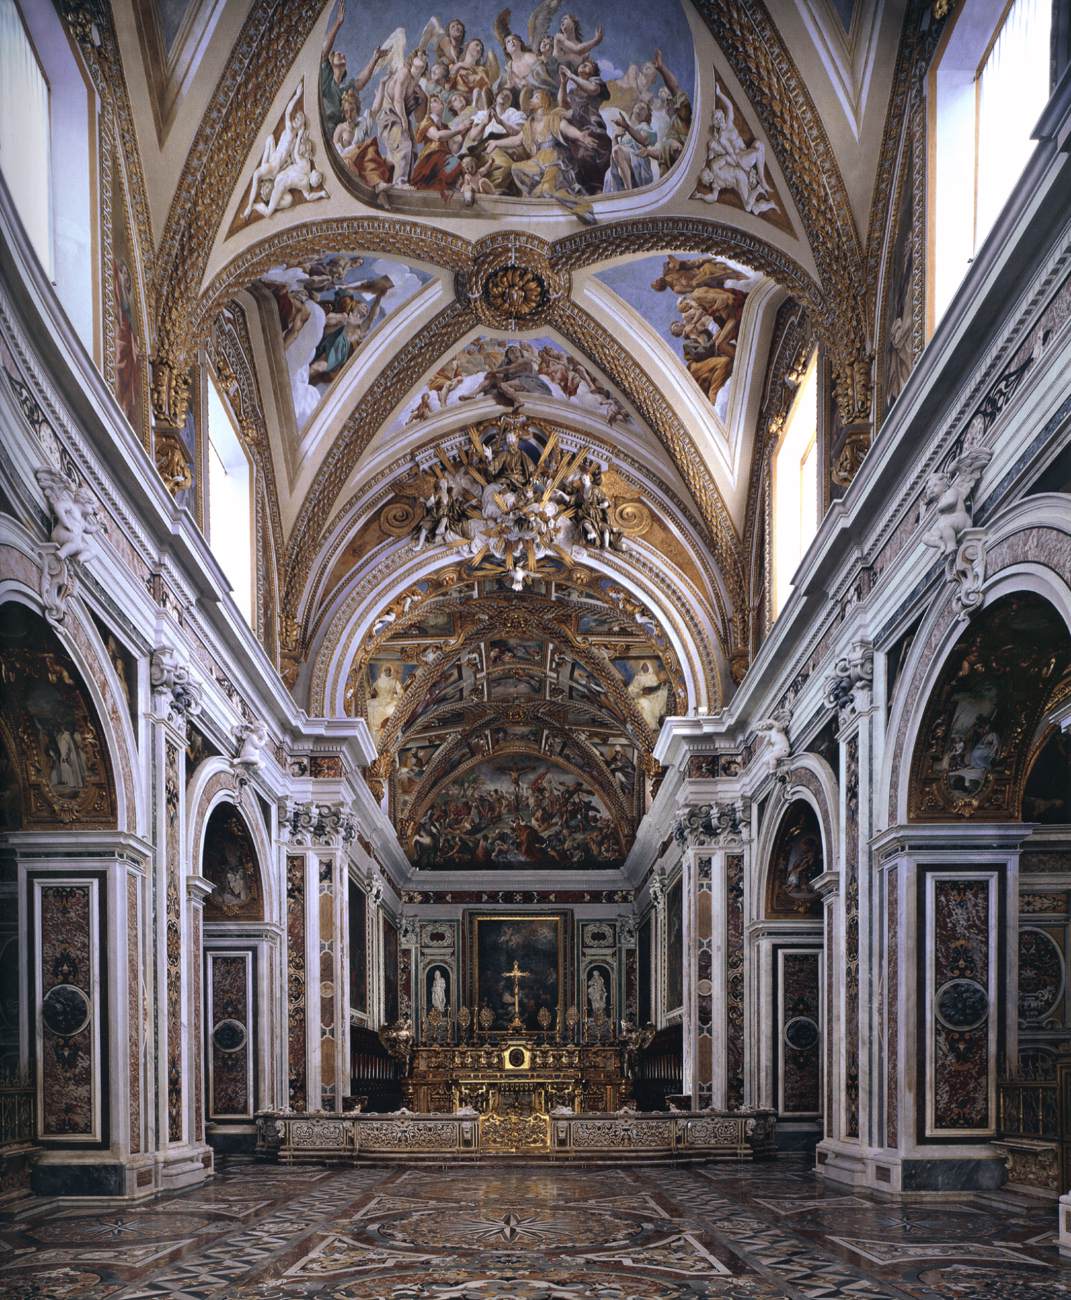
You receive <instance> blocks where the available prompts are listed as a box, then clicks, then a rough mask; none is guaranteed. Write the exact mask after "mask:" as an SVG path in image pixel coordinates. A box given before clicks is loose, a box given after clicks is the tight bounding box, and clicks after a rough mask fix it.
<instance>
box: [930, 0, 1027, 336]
mask: <svg viewBox="0 0 1071 1300" xmlns="http://www.w3.org/2000/svg"><path fill="white" fill-rule="evenodd" d="M1052 9H1053V3H1052V0H1011V2H1010V3H1008V0H966V3H964V4H961V5H960V6H959V8H958V9H957V11H956V13H955V15H954V16H953V18H952V19H951V20H950V23H949V26H948V28H947V29H946V31H945V34H944V36H943V37H942V48H941V49H940V50H939V52H938V55H937V58H936V59H935V60H934V66H933V70H932V71H931V73H930V103H931V106H932V119H931V120H932V123H933V128H934V129H933V135H934V139H935V143H936V149H935V153H934V167H933V173H932V175H931V178H930V179H931V186H930V192H931V195H932V203H933V207H932V209H931V222H932V229H933V231H934V256H933V258H932V259H931V266H932V284H931V293H930V307H931V326H932V325H934V324H936V322H937V321H938V320H940V318H941V316H942V315H943V314H944V312H945V309H946V308H947V307H948V304H949V302H950V301H951V300H952V296H953V295H954V293H955V292H956V289H957V288H958V287H959V285H960V282H961V281H962V279H963V277H964V275H965V274H966V272H967V268H968V267H969V266H970V264H971V262H972V261H973V259H974V256H975V253H976V252H977V250H978V249H979V248H980V247H981V246H982V244H983V243H984V242H985V239H986V236H987V235H988V234H989V232H990V230H992V228H993V224H994V222H995V221H996V219H997V217H998V216H999V215H1000V211H1001V209H1002V208H1003V207H1004V204H1005V203H1006V202H1007V200H1008V196H1009V195H1010V194H1011V192H1012V190H1013V189H1014V187H1015V183H1016V181H1017V180H1018V179H1019V177H1020V176H1021V175H1022V173H1023V168H1024V167H1025V166H1026V164H1027V162H1028V161H1029V159H1030V155H1031V154H1032V153H1033V150H1034V140H1033V138H1032V132H1033V130H1034V127H1035V125H1036V124H1037V120H1038V118H1039V117H1040V116H1041V113H1042V110H1043V109H1044V107H1045V105H1046V104H1047V103H1048V99H1049V89H1050V87H1049V75H1050V72H1049V62H1050V48H1049V47H1050V31H1051V26H1052Z"/></svg>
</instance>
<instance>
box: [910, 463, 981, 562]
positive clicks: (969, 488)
mask: <svg viewBox="0 0 1071 1300" xmlns="http://www.w3.org/2000/svg"><path fill="white" fill-rule="evenodd" d="M992 454H993V453H992V452H990V451H988V450H987V449H985V448H978V447H976V448H971V449H970V450H968V451H966V452H964V454H963V455H962V456H960V457H959V458H958V459H956V460H954V461H952V462H951V464H949V465H947V466H946V467H945V469H943V470H940V471H938V472H937V473H936V474H931V475H930V477H929V478H928V479H927V480H926V486H925V488H923V491H922V501H921V502H920V504H919V523H920V524H921V523H922V522H923V520H924V519H925V518H926V517H927V516H928V515H929V513H930V510H931V508H932V509H934V510H935V511H936V517H935V518H934V521H933V523H932V524H931V526H930V527H929V528H928V529H927V530H926V531H925V532H924V533H923V534H922V542H923V545H925V546H932V547H933V548H934V549H935V550H937V551H940V553H941V554H942V555H943V556H944V557H945V559H946V561H947V562H949V563H952V562H953V561H954V559H955V555H956V550H957V548H958V547H959V539H960V537H961V535H962V534H963V533H964V532H965V531H966V530H967V529H968V528H970V526H971V524H972V522H973V520H972V514H971V510H970V509H969V508H968V506H967V498H968V497H969V496H970V494H971V493H972V492H973V491H974V487H975V484H976V483H977V482H978V480H979V479H980V478H981V477H982V472H983V470H984V469H985V467H986V466H987V465H988V464H989V461H990V459H991V457H992Z"/></svg>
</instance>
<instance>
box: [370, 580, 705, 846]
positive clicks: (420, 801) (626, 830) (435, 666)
mask: <svg viewBox="0 0 1071 1300" xmlns="http://www.w3.org/2000/svg"><path fill="white" fill-rule="evenodd" d="M583 576H584V577H585V579H587V578H588V575H586V574H585V575H583ZM402 621H403V620H399V622H402ZM383 631H385V632H387V633H388V635H386V636H383V637H382V639H381V640H380V641H379V642H378V643H377V644H376V645H375V647H374V649H373V652H372V654H371V655H370V656H369V657H368V658H367V659H365V660H364V662H360V661H359V662H358V664H357V665H355V668H354V670H353V673H352V674H351V678H350V683H349V688H348V693H347V701H346V703H347V708H348V710H349V711H350V712H352V713H357V714H362V713H363V715H364V716H365V717H366V718H367V720H368V724H369V727H370V729H371V731H372V734H373V737H374V738H375V740H376V742H377V744H378V745H379V747H380V750H381V753H384V754H387V755H389V756H390V768H389V777H388V782H389V806H390V810H391V813H392V815H393V817H394V819H395V824H396V825H397V826H398V828H399V834H400V836H401V838H402V843H403V846H404V847H405V848H406V850H407V852H408V853H409V854H410V857H411V859H412V861H413V862H414V865H416V866H419V867H421V868H425V869H433V870H468V869H495V868H507V869H508V868H520V867H530V868H538V869H541V870H543V869H554V868H563V867H569V866H571V867H573V868H576V867H578V866H587V867H593V868H594V867H599V868H607V867H611V866H614V865H619V864H620V861H621V860H622V859H623V857H624V855H625V854H626V853H627V850H628V847H629V846H630V844H631V840H632V837H633V836H634V833H635V828H636V825H637V824H638V821H639V819H640V817H642V815H643V812H644V810H645V808H646V804H647V800H648V798H649V795H650V791H651V776H652V771H653V769H652V766H651V762H650V751H651V748H652V746H653V743H654V737H655V736H656V735H657V731H658V727H659V725H660V724H661V722H662V719H663V718H664V717H666V716H667V715H668V714H670V713H672V712H673V711H674V709H675V708H677V707H678V706H679V704H680V702H681V700H682V698H683V686H682V682H681V677H680V668H679V665H678V664H677V661H676V657H675V655H674V652H673V650H672V649H671V647H670V646H669V644H668V642H667V640H666V637H665V635H664V633H663V632H662V630H661V629H660V628H659V626H658V625H657V623H656V622H655V620H654V619H653V618H652V617H651V615H650V614H649V612H647V611H645V610H643V609H642V608H640V607H638V606H637V605H636V603H635V602H634V601H632V600H630V599H629V598H628V597H627V595H626V593H625V592H624V591H622V590H621V589H620V588H619V587H618V586H617V585H616V584H615V583H613V582H612V581H610V580H609V579H601V580H598V581H594V582H592V581H590V580H588V581H585V582H584V583H583V584H582V585H575V583H574V582H570V581H569V580H568V577H567V576H566V575H565V574H564V573H562V574H561V575H560V576H550V577H547V578H540V579H537V580H535V581H534V582H532V583H531V584H530V585H529V586H527V587H526V588H525V589H524V590H523V591H521V592H517V591H514V590H513V588H512V586H511V585H509V583H508V582H506V581H505V580H502V579H488V578H482V579H480V578H478V579H476V580H475V581H472V582H471V583H468V584H464V585H461V586H459V587H456V588H454V589H453V590H452V591H451V592H450V594H448V595H445V596H432V597H431V598H430V599H427V600H424V601H423V602H422V603H420V604H419V606H418V607H417V609H416V610H415V613H414V614H413V615H411V616H409V617H406V618H404V625H403V626H397V627H396V624H395V623H388V624H387V625H386V627H385V628H384V629H383ZM507 794H508V795H509V797H508V798H507ZM548 808H553V809H556V810H557V813H562V814H563V818H562V819H561V820H562V822H563V825H562V826H560V827H559V828H558V829H559V833H558V834H556V835H551V834H549V833H548V832H549V823H548V822H547V816H548V811H547V810H548ZM567 808H568V809H569V810H570V811H569V814H568V816H564V812H565V810H566V809H567ZM466 809H468V810H469V811H470V813H471V815H467V814H466V813H465V810H466ZM557 813H555V819H556V820H557ZM582 833H585V834H588V833H589V842H588V846H587V849H586V850H583V851H582V845H581V840H580V838H578V837H580V836H581V834H582Z"/></svg>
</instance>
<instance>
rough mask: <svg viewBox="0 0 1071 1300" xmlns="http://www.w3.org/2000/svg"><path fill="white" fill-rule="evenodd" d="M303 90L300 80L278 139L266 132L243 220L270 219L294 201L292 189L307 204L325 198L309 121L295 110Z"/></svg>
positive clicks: (286, 112)
mask: <svg viewBox="0 0 1071 1300" xmlns="http://www.w3.org/2000/svg"><path fill="white" fill-rule="evenodd" d="M304 88H305V81H304V78H302V80H301V81H299V82H298V84H297V86H296V87H295V89H294V93H293V94H292V95H291V96H290V100H289V102H288V103H287V105H286V109H285V111H284V114H283V129H282V131H280V132H279V139H278V140H276V139H275V135H274V134H273V133H269V135H268V138H267V139H266V140H265V141H264V148H263V150H262V151H261V155H260V162H259V163H258V165H257V166H256V167H255V168H254V169H253V176H252V179H251V180H250V183H249V201H248V202H247V203H246V205H245V211H244V212H243V214H242V215H243V216H244V217H249V216H251V215H252V214H253V213H254V212H259V213H260V215H261V216H264V217H270V216H271V215H272V214H273V213H275V212H277V211H278V210H279V209H280V208H289V207H290V206H291V205H292V204H293V202H294V196H293V193H292V191H294V190H297V191H298V192H299V193H301V194H302V195H303V196H304V197H305V199H306V200H308V201H310V202H311V201H312V200H313V199H326V198H327V191H326V190H325V189H324V187H323V181H324V178H323V173H322V172H320V171H318V170H317V169H316V168H315V167H314V166H313V161H312V160H313V156H314V153H315V145H314V144H313V142H312V137H311V136H310V135H309V127H308V122H307V120H306V118H305V114H304V112H303V111H302V110H301V109H299V108H298V107H297V103H298V100H299V99H300V98H301V96H302V93H303V91H304Z"/></svg>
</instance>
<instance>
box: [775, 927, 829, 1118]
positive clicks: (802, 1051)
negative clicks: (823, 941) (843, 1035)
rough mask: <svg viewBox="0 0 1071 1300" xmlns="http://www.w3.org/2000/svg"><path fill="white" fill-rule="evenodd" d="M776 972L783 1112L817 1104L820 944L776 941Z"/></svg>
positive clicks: (805, 1111)
mask: <svg viewBox="0 0 1071 1300" xmlns="http://www.w3.org/2000/svg"><path fill="white" fill-rule="evenodd" d="M776 958H777V961H776V978H777V1031H778V1032H777V1056H776V1059H777V1109H778V1110H779V1111H780V1113H781V1114H782V1115H806V1116H811V1115H817V1114H818V1112H819V1111H820V1110H821V1104H822V1094H821V1084H822V1079H821V1073H822V1071H821V1062H822V1056H821V1047H822V1027H821V1025H822V1022H821V1007H820V999H821V991H820V984H819V981H820V978H821V950H820V949H818V948H813V949H809V950H801V949H796V948H786V947H779V948H777V950H776Z"/></svg>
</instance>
